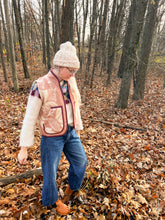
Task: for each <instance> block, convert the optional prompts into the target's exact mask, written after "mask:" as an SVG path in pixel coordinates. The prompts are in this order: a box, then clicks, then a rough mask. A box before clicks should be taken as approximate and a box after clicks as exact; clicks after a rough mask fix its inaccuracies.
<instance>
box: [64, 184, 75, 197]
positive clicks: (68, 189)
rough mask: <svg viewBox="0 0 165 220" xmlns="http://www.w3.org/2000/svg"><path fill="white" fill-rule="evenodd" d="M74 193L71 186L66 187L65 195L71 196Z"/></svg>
mask: <svg viewBox="0 0 165 220" xmlns="http://www.w3.org/2000/svg"><path fill="white" fill-rule="evenodd" d="M73 192H74V191H73V190H71V189H70V186H67V187H66V190H65V195H67V196H71V195H72V193H73Z"/></svg>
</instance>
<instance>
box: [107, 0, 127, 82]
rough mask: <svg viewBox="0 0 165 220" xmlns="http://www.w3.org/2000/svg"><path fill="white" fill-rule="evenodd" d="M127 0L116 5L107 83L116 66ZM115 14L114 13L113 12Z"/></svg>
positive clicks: (109, 48) (109, 42) (111, 27)
mask: <svg viewBox="0 0 165 220" xmlns="http://www.w3.org/2000/svg"><path fill="white" fill-rule="evenodd" d="M125 4H126V0H122V1H121V2H120V4H119V5H118V4H117V5H116V6H115V7H116V10H115V11H116V12H115V14H114V18H113V20H112V26H110V30H109V31H110V36H111V35H112V36H111V37H110V39H109V40H108V45H109V46H108V62H107V63H108V66H107V74H108V77H107V85H108V84H110V79H111V75H112V71H113V66H114V60H115V55H116V45H117V40H118V39H119V33H120V31H121V30H120V28H121V22H122V14H123V13H122V12H123V10H124V9H125ZM112 15H113V13H112Z"/></svg>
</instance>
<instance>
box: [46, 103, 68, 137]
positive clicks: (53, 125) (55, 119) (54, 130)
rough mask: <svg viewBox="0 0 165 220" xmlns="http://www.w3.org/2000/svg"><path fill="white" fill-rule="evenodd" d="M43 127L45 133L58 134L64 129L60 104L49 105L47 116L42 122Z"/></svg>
mask: <svg viewBox="0 0 165 220" xmlns="http://www.w3.org/2000/svg"><path fill="white" fill-rule="evenodd" d="M43 129H44V131H45V132H46V133H47V134H58V133H60V132H62V130H63V129H64V120H63V109H62V106H58V107H51V108H50V110H49V113H48V116H47V118H46V119H45V122H44V124H43Z"/></svg>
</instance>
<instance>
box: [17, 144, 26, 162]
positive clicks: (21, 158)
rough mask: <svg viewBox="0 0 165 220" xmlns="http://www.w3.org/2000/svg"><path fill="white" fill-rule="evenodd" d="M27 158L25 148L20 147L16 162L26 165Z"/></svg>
mask: <svg viewBox="0 0 165 220" xmlns="http://www.w3.org/2000/svg"><path fill="white" fill-rule="evenodd" d="M27 157H28V153H27V147H21V150H20V152H19V154H18V161H19V162H20V164H26V163H27Z"/></svg>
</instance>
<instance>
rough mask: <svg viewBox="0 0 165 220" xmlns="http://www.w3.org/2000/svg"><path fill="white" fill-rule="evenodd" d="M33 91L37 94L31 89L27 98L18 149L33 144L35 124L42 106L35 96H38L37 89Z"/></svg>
mask: <svg viewBox="0 0 165 220" xmlns="http://www.w3.org/2000/svg"><path fill="white" fill-rule="evenodd" d="M32 88H33V87H32ZM35 90H36V91H37V92H34V89H31V92H30V95H29V98H28V103H27V108H26V114H25V117H24V120H23V125H22V129H21V134H20V147H30V146H32V145H33V144H34V129H35V124H36V121H37V118H38V115H39V112H40V109H41V106H42V101H41V99H40V97H39V95H36V93H38V94H39V92H38V87H37V89H36V88H35Z"/></svg>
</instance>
